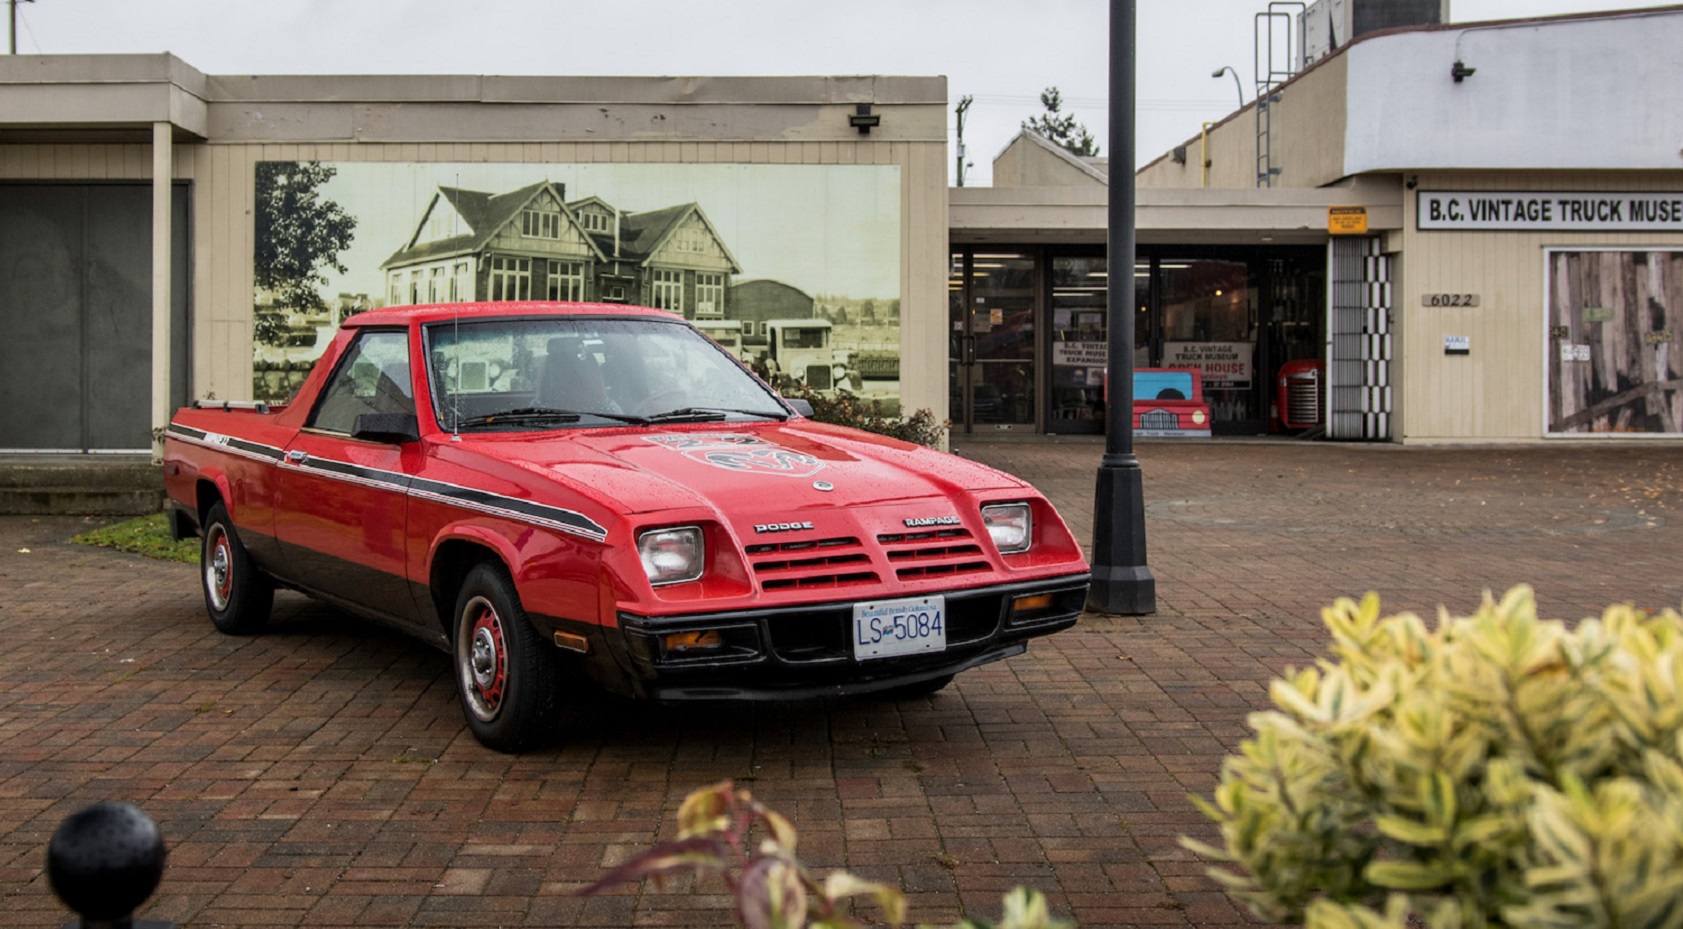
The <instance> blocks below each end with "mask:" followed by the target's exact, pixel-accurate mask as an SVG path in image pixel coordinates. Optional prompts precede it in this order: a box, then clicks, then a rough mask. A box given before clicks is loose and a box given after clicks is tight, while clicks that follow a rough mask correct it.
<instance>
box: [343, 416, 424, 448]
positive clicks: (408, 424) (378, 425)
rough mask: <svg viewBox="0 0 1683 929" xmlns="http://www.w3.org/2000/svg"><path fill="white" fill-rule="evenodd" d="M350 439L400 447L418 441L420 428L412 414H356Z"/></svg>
mask: <svg viewBox="0 0 1683 929" xmlns="http://www.w3.org/2000/svg"><path fill="white" fill-rule="evenodd" d="M351 438H353V439H360V440H362V441H364V442H383V443H385V444H387V445H402V444H403V443H405V442H415V441H419V440H420V438H421V426H420V422H419V421H418V420H417V419H416V418H415V414H414V413H358V414H357V417H356V424H355V425H354V426H352V427H351Z"/></svg>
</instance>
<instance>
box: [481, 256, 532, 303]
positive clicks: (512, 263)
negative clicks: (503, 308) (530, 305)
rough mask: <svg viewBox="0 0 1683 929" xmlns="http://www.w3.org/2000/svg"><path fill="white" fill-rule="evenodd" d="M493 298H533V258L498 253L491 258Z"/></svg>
mask: <svg viewBox="0 0 1683 929" xmlns="http://www.w3.org/2000/svg"><path fill="white" fill-rule="evenodd" d="M491 299H492V300H495V301H504V300H530V299H532V259H530V258H511V257H508V256H506V255H498V256H496V257H495V258H492V259H491Z"/></svg>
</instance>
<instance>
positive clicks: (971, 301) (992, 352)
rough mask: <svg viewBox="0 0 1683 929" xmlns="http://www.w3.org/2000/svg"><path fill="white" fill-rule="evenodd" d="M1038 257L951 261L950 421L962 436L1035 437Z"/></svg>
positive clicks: (997, 255)
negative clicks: (1027, 434)
mask: <svg viewBox="0 0 1683 929" xmlns="http://www.w3.org/2000/svg"><path fill="white" fill-rule="evenodd" d="M1036 265H1037V262H1036V260H1035V256H1034V255H1032V254H1029V253H1024V252H976V253H973V254H968V255H966V254H963V253H958V254H954V255H953V262H952V274H951V280H950V282H949V284H948V309H949V322H950V324H951V328H950V331H949V335H950V338H949V340H948V369H949V371H948V383H949V384H951V385H952V387H951V390H952V394H951V411H950V415H951V418H952V422H953V428H954V429H958V430H959V431H961V432H1033V431H1034V430H1035V414H1036V403H1035V380H1036V378H1035V358H1036V357H1037V355H1036V350H1037V347H1038V342H1037V341H1036V338H1037V335H1036V330H1035V319H1036V313H1037V311H1038V309H1039V305H1038V304H1039V301H1038V294H1039V287H1038V284H1037V282H1038V280H1039V277H1038V274H1037V267H1036Z"/></svg>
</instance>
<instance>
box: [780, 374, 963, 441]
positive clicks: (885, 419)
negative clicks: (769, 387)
mask: <svg viewBox="0 0 1683 929" xmlns="http://www.w3.org/2000/svg"><path fill="white" fill-rule="evenodd" d="M785 396H789V397H796V398H799V399H802V400H805V401H807V402H808V403H811V404H812V418H813V419H815V420H817V421H818V422H821V423H831V424H834V425H837V426H851V427H852V428H854V429H863V430H865V431H866V432H875V433H876V434H878V435H885V436H888V437H889V438H894V439H899V440H900V441H902V442H913V443H916V444H918V445H926V446H928V447H930V448H938V447H940V445H941V440H942V439H943V438H944V437H945V436H946V432H947V425H948V424H947V423H946V422H945V421H943V420H938V419H936V418H935V414H934V413H932V412H930V411H929V409H928V408H927V407H926V408H924V409H921V410H918V411H917V412H915V413H913V414H912V415H910V416H906V417H901V416H898V415H895V414H894V413H891V412H890V411H889V410H888V409H886V408H885V407H884V406H883V404H882V401H880V400H864V399H861V398H860V397H859V396H858V395H857V394H854V393H852V392H851V391H846V390H837V391H834V392H830V393H820V392H818V391H815V390H810V389H808V388H806V387H799V388H796V389H794V390H792V391H789V392H787V393H786V394H785Z"/></svg>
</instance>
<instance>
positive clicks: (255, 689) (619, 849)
mask: <svg viewBox="0 0 1683 929" xmlns="http://www.w3.org/2000/svg"><path fill="white" fill-rule="evenodd" d="M957 445H958V448H959V450H960V451H961V452H962V453H964V454H966V455H969V456H971V457H975V458H978V459H981V460H984V461H988V462H990V463H993V464H995V465H997V466H1000V467H1003V468H1005V469H1007V470H1010V471H1013V472H1015V473H1018V474H1020V475H1022V476H1024V477H1025V478H1027V479H1029V480H1031V481H1033V482H1034V483H1035V484H1036V485H1038V486H1040V487H1041V488H1042V489H1043V490H1045V491H1046V492H1047V493H1048V494H1049V495H1051V496H1052V497H1053V499H1054V500H1055V501H1056V502H1057V503H1058V505H1059V506H1060V508H1061V509H1062V511H1063V512H1064V514H1065V515H1066V517H1068V518H1069V520H1070V522H1071V523H1072V525H1073V526H1074V528H1075V529H1076V532H1077V535H1078V537H1080V538H1082V539H1083V541H1086V540H1088V539H1089V538H1090V536H1091V524H1092V517H1091V514H1090V508H1091V499H1092V488H1093V484H1094V472H1095V469H1096V467H1097V465H1098V462H1099V458H1100V455H1101V453H1102V450H1103V448H1102V445H1100V444H1098V443H1096V442H1091V441H1072V440H1070V441H1057V440H1052V439H1042V440H1037V441H1034V442H1012V443H1005V442H994V443H982V442H965V441H960V442H958V443H957ZM1138 452H1139V458H1140V460H1141V463H1142V466H1143V468H1144V473H1145V487H1146V498H1147V506H1146V510H1147V530H1148V540H1149V546H1150V559H1149V561H1150V565H1151V568H1152V570H1153V572H1154V573H1155V575H1156V581H1157V606H1158V612H1157V613H1156V615H1153V616H1146V617H1102V616H1093V615H1089V616H1085V617H1083V619H1082V621H1081V623H1080V625H1079V626H1078V627H1077V628H1075V629H1073V630H1071V631H1069V632H1066V633H1064V634H1061V635H1059V636H1055V637H1053V638H1051V639H1047V640H1040V641H1038V642H1036V643H1035V644H1034V645H1032V646H1031V648H1030V650H1029V653H1028V654H1027V655H1024V656H1022V657H1019V658H1015V659H1012V660H1010V661H1008V662H1002V663H998V664H995V665H991V666H989V667H986V668H982V669H978V670H976V671H971V672H969V673H966V674H964V675H961V676H960V678H959V679H958V681H957V682H956V683H955V684H954V685H953V686H951V687H949V688H948V689H947V690H945V691H943V692H941V693H940V694H938V695H936V696H934V697H931V698H926V699H920V700H912V701H906V702H902V703H893V702H887V701H881V700H866V701H859V702H853V703H844V704H836V705H820V706H812V705H773V706H752V707H738V708H733V709H730V710H724V711H721V710H708V709H699V708H688V709H678V710H671V709H660V708H655V707H646V706H636V705H625V704H619V703H608V704H605V705H602V706H598V707H594V708H592V710H591V712H590V713H589V714H588V716H587V718H585V719H583V720H581V721H579V722H578V724H577V725H576V727H575V729H574V730H573V732H572V734H571V736H570V738H569V739H568V740H567V741H565V742H564V743H563V744H561V745H559V746H558V747H556V748H554V749H551V750H546V751H541V752H537V753H533V754H529V755H526V756H522V757H518V758H515V757H508V756H503V755H498V754H495V753H492V752H489V751H486V750H484V749H482V748H481V747H480V746H479V745H478V744H477V743H476V742H475V741H474V740H473V739H472V737H471V736H469V735H468V734H467V733H466V731H465V730H464V728H463V724H462V722H461V716H460V713H459V711H458V709H457V707H456V703H455V699H454V696H453V693H452V689H451V682H450V675H449V673H448V668H447V665H446V662H445V658H444V656H443V655H441V654H439V653H436V652H433V651H430V650H428V649H427V648H425V647H423V646H421V645H418V644H415V643H412V642H410V641H409V640H407V639H404V638H401V637H398V636H396V635H393V634H390V633H387V632H384V631H382V630H380V629H378V628H375V627H372V626H369V625H366V624H363V623H361V622H358V621H356V620H353V619H350V618H347V617H345V616H343V615H341V614H338V613H335V612H333V611H330V610H327V609H324V608H321V607H319V606H316V605H313V604H311V603H310V602H308V601H306V600H303V599H301V598H297V597H295V596H291V595H283V596H282V598H281V600H280V601H279V603H278V604H277V610H276V618H277V621H276V623H275V625H274V628H273V629H272V631H270V632H269V633H267V634H265V635H262V636H258V637H254V638H229V637H226V636H221V635H218V634H217V633H216V632H214V631H213V630H212V628H211V626H210V623H209V621H208V620H207V619H206V618H205V617H204V613H203V606H202V603H201V601H200V594H199V590H198V585H197V581H196V577H195V572H194V570H193V569H192V568H189V567H186V566H180V565H172V564H164V563H159V562H153V561H148V560H144V559H141V558H136V557H130V556H124V555H117V554H113V553H109V552H104V551H97V550H92V549H86V548H81V547H78V546H73V545H69V544H66V542H65V541H64V540H65V539H66V538H67V537H68V536H69V535H71V534H72V533H73V532H74V531H76V530H77V529H79V528H80V527H81V526H82V521H80V520H76V519H69V518H64V519H48V518H43V519H31V518H23V517H16V518H5V519H0V633H3V635H4V639H3V641H4V643H5V647H4V648H3V649H0V895H3V896H4V898H5V899H4V901H3V905H4V908H5V911H6V912H5V914H4V915H3V916H0V924H5V925H10V926H41V927H49V926H59V925H62V924H63V923H64V921H65V919H66V917H67V913H66V912H65V911H64V910H63V909H62V907H61V906H60V905H59V904H58V902H57V900H56V899H55V898H54V897H53V896H52V894H51V893H50V892H49V889H48V887H47V880H46V877H45V875H44V874H43V870H42V867H43V861H44V857H45V848H46V844H47V840H48V838H49V836H50V835H51V833H52V830H53V829H54V828H55V827H56V826H57V824H58V823H59V822H60V821H61V820H62V819H63V818H64V817H65V816H66V815H68V814H70V813H71V812H74V811H75V810H77V809H79V808H81V807H83V806H85V805H87V804H89V803H92V802H94V801H97V800H103V799H117V800H123V801H127V802H130V803H135V804H137V805H139V806H140V807H141V808H143V809H144V810H146V811H147V812H148V813H149V814H150V815H151V816H152V817H153V818H155V819H156V820H157V821H158V822H159V824H160V825H161V827H162V828H163V830H164V833H165V835H166V837H167V838H168V841H169V843H170V846H171V853H170V864H169V870H168V872H167V874H166V876H165V879H164V884H163V886H162V888H161V889H160V890H159V892H158V894H157V895H156V897H154V899H153V900H152V902H151V903H150V904H149V905H148V906H147V907H146V908H144V909H143V911H142V913H141V915H142V916H145V917H147V918H151V919H167V920H176V921H179V922H180V923H181V924H183V925H185V926H195V927H210V926H359V927H379V926H408V925H416V926H574V925H577V926H632V925H636V926H716V925H723V924H727V923H728V916H727V915H726V911H725V910H724V901H723V900H722V899H721V897H720V888H719V886H718V885H717V884H713V883H703V884H701V885H700V886H699V888H697V887H692V886H691V885H690V884H689V883H687V882H676V883H673V884H669V885H667V886H666V887H665V888H664V889H659V890H657V889H655V888H653V887H644V888H627V889H626V890H624V891H623V892H621V893H618V894H615V895H611V896H606V897H600V898H595V899H589V900H582V899H578V898H576V897H573V896H570V895H569V891H571V890H573V889H574V888H577V887H578V886H580V885H581V884H582V883H584V882H586V881H588V880H589V879H591V878H592V877H594V876H595V875H597V874H599V873H601V871H602V870H603V869H604V868H606V867H608V866H611V865H613V864H614V863H616V862H619V861H622V860H624V859H625V858H626V857H627V856H629V855H631V854H633V853H635V852H636V851H638V850H640V849H643V848H646V847H647V846H648V845H649V844H650V843H652V842H654V841H655V840H657V839H658V838H661V837H663V836H670V835H671V833H672V815H673V813H674V812H675V810H676V808H677V805H678V803H679V802H680V800H681V799H682V798H683V796H684V795H685V794H686V793H688V792H689V791H690V790H692V789H694V788H696V787H699V786H702V785H706V784H709V783H712V782H714V781H718V780H721V779H724V778H732V779H734V780H736V781H738V782H739V783H741V784H742V785H744V786H747V787H749V788H751V789H752V790H753V791H754V792H755V794H756V795H757V796H759V797H760V798H762V799H764V800H766V801H768V802H770V803H771V804H772V805H773V806H774V807H776V808H778V809H780V810H782V811H784V812H785V813H787V814H789V815H790V816H791V817H792V818H793V819H794V821H795V824H796V826H797V828H798V829H799V830H800V834H801V851H802V853H803V856H804V857H805V858H806V859H807V861H808V862H809V863H810V864H812V865H814V866H815V867H816V868H818V869H820V870H827V869H829V868H832V867H840V866H845V867H847V868H849V869H851V870H853V871H855V872H857V873H860V874H862V875H865V876H868V877H873V878H878V879H882V880H887V881H891V882H894V883H896V884H898V885H900V886H902V887H904V888H905V889H906V891H907V892H908V894H909V896H910V898H911V903H912V918H913V920H914V921H927V922H943V921H951V920H953V919H955V918H956V917H957V916H958V915H959V914H960V913H961V912H962V911H965V910H969V911H972V912H976V913H979V914H983V915H996V914H997V912H998V900H999V895H1000V894H1001V893H1002V892H1003V891H1005V890H1007V889H1009V888H1010V887H1012V886H1014V885H1017V884H1027V885H1031V886H1033V887H1037V888H1040V889H1042V890H1044V891H1046V892H1047V894H1048V895H1049V896H1050V898H1051V900H1052V903H1053V905H1054V907H1055V910H1056V911H1057V913H1058V914H1060V915H1062V916H1065V917H1073V918H1074V919H1076V920H1077V921H1078V922H1079V923H1080V924H1081V925H1082V926H1085V927H1099V926H1159V925H1161V926H1212V925H1224V924H1236V923H1245V922H1247V921H1248V920H1247V918H1246V917H1245V916H1244V915H1243V914H1241V913H1240V912H1239V911H1238V910H1237V909H1236V908H1235V907H1234V905H1233V904H1231V903H1230V902H1229V901H1228V900H1227V899H1226V898H1225V897H1224V896H1223V895H1221V894H1220V893H1219V892H1218V891H1217V890H1216V889H1215V887H1214V885H1213V884H1212V883H1211V882H1210V881H1209V880H1208V879H1207V878H1205V877H1204V876H1203V865H1202V864H1201V863H1200V862H1198V861H1196V860H1195V859H1194V858H1193V857H1192V856H1191V855H1189V854H1188V853H1186V852H1185V851H1183V850H1181V849H1180V848H1179V847H1178V845H1177V844H1176V841H1175V840H1176V836H1178V835H1180V834H1183V833H1192V834H1196V835H1199V836H1201V837H1204V838H1210V837H1211V835H1212V834H1213V832H1212V830H1210V829H1209V828H1208V827H1207V826H1206V825H1205V823H1204V822H1203V821H1202V820H1201V819H1200V817H1199V816H1198V815H1197V814H1196V813H1195V812H1194V811H1193V809H1192V807H1191V805H1190V804H1189V803H1188V802H1187V799H1186V795H1187V793H1188V792H1189V791H1198V792H1207V791H1208V790H1209V788H1210V787H1211V786H1212V785H1213V783H1214V779H1215V774H1216V771H1217V769H1218V767H1219V765H1220V761H1221V758H1222V756H1223V755H1224V754H1226V753H1227V752H1229V751H1231V750H1232V749H1233V748H1234V747H1235V746H1236V745H1237V744H1238V742H1239V740H1240V739H1241V738H1242V737H1243V736H1244V734H1245V727H1244V718H1245V715H1246V714H1247V713H1248V712H1250V711H1251V710H1253V709H1256V708H1259V707H1262V706H1264V705H1265V703H1266V687H1267V682H1268V680H1269V679H1270V678H1271V677H1273V676H1274V675H1276V674H1278V673H1279V672H1280V670H1281V669H1282V668H1284V667H1285V666H1286V665H1290V664H1296V665H1302V664H1304V663H1306V662H1308V661H1310V660H1311V659H1312V658H1313V657H1314V656H1315V655H1316V654H1317V653H1318V652H1319V651H1320V650H1321V648H1322V642H1323V637H1322V634H1321V629H1320V626H1319V619H1318V610H1319V608H1320V607H1321V606H1322V605H1324V604H1326V603H1328V602H1330V600H1331V599H1332V598H1334V597H1336V596H1340V595H1358V594H1360V593H1361V592H1363V591H1365V590H1369V589H1373V590H1377V591H1378V592H1379V593H1380V594H1381V595H1382V597H1383V598H1384V601H1385V604H1386V606H1387V608H1388V609H1390V610H1399V609H1412V610H1415V611H1418V612H1422V613H1427V614H1430V613H1432V612H1434V611H1435V610H1436V608H1437V606H1438V605H1439V604H1447V605H1448V606H1449V607H1450V608H1452V609H1454V610H1458V611H1464V610H1469V609H1471V608H1473V607H1474V606H1475V605H1476V604H1477V602H1478V599H1479V597H1480V595H1481V592H1482V591H1484V590H1485V589H1487V588H1488V589H1494V590H1498V591H1499V590H1501V589H1504V588H1506V587H1507V586H1509V585H1511V584H1515V583H1520V582H1529V583H1531V584H1533V585H1534V586H1535V587H1536V588H1537V591H1538V599H1539V602H1540V604H1541V606H1542V608H1543V610H1544V612H1545V613H1547V614H1548V615H1551V616H1561V617H1566V618H1576V617H1579V616H1583V615H1587V614H1589V613H1592V612H1598V611H1599V609H1600V608H1601V607H1602V606H1605V605H1606V604H1607V603H1609V602H1612V601H1615V600H1630V601H1634V602H1635V603H1637V604H1638V605H1641V606H1647V607H1664V606H1674V605H1677V604H1678V603H1679V602H1683V570H1679V567H1680V565H1679V557H1678V553H1679V552H1680V551H1683V546H1680V544H1679V543H1680V542H1683V447H1678V446H1674V445H1654V444H1633V443H1624V444H1618V445H1612V444H1608V445H1596V446H1587V447H1586V446H1564V447H1563V446H1552V445H1551V446H1547V447H1525V448H1458V449H1414V448H1396V447H1389V446H1386V447H1367V446H1345V445H1334V444H1328V443H1300V444H1290V443H1248V442H1223V441H1217V442H1204V443H1189V444H1169V443H1150V444H1141V446H1140V447H1139V449H1138Z"/></svg>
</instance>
